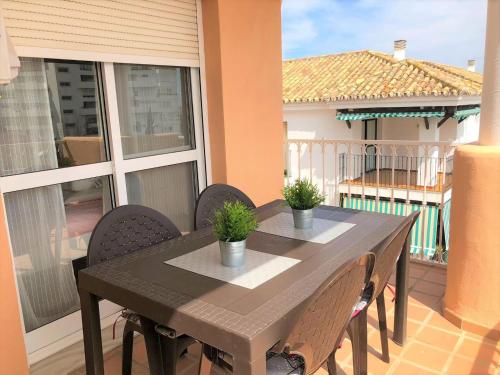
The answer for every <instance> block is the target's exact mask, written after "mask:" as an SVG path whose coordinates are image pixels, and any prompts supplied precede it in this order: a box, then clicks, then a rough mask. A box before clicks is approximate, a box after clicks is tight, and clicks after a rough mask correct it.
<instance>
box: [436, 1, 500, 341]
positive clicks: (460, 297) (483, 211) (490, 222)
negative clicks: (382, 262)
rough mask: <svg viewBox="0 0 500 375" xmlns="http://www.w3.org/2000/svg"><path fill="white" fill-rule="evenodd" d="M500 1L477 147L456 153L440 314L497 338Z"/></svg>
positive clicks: (491, 22)
mask: <svg viewBox="0 0 500 375" xmlns="http://www.w3.org/2000/svg"><path fill="white" fill-rule="evenodd" d="M499 64H500V1H497V0H490V1H489V2H488V23H487V31H486V56H485V72H484V73H485V74H484V79H483V82H484V85H483V97H482V110H481V127H480V143H481V146H472V145H470V146H469V145H466V146H460V147H458V148H457V150H456V152H455V160H454V171H453V186H452V187H453V195H452V203H451V219H450V253H449V258H448V259H449V263H448V273H447V284H446V294H445V298H444V315H445V317H446V318H447V319H448V320H450V321H451V322H452V323H454V324H455V325H457V326H458V327H461V328H462V329H465V330H468V331H472V332H474V333H477V334H480V335H483V336H488V337H490V338H492V339H494V340H500V298H499V296H500V251H499V249H500V235H499V233H498V232H499V228H500V226H499V222H500V221H499V219H498V213H499V212H500V194H499V188H498V180H497V176H499V175H500V69H499V67H500V65H499Z"/></svg>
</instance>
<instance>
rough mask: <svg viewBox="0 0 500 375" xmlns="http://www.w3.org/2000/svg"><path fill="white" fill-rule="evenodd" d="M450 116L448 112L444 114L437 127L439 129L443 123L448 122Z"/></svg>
mask: <svg viewBox="0 0 500 375" xmlns="http://www.w3.org/2000/svg"><path fill="white" fill-rule="evenodd" d="M450 117H451V115H449V114H446V115H445V116H444V117H443V118H442V119H441V120H440V121H439V122H438V126H437V127H438V129H439V127H440V126H441V125H443V124H444V123H445V122H446V120H448V119H449V118H450Z"/></svg>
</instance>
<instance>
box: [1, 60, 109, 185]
mask: <svg viewBox="0 0 500 375" xmlns="http://www.w3.org/2000/svg"><path fill="white" fill-rule="evenodd" d="M82 66H85V67H86V69H88V70H85V75H86V76H91V77H95V76H96V65H95V63H90V62H88V63H87V62H70V61H52V60H50V61H49V60H47V61H44V60H43V59H31V58H23V59H21V70H20V72H19V76H18V77H17V78H16V79H15V80H13V81H12V82H11V83H10V84H8V85H4V86H0V176H8V175H15V174H20V173H28V172H36V171H42V170H47V169H54V168H63V167H69V166H75V165H83V164H89V163H97V162H100V161H105V160H106V153H105V150H104V142H103V122H102V116H101V113H100V109H99V108H100V96H99V91H98V88H97V84H96V80H95V79H92V80H88V78H85V79H82V77H83V76H82V75H81V74H80V73H81V71H82V69H81V67H82Z"/></svg>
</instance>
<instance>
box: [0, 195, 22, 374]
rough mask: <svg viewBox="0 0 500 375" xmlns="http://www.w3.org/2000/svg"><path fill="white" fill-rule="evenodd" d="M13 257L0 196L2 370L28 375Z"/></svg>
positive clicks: (0, 357) (0, 354) (0, 356)
mask: <svg viewBox="0 0 500 375" xmlns="http://www.w3.org/2000/svg"><path fill="white" fill-rule="evenodd" d="M14 277H15V276H14V270H13V268H12V256H11V251H10V247H9V241H8V237H7V223H6V220H5V209H4V203H3V199H2V196H1V195H0V299H1V301H2V303H1V307H0V327H2V335H1V339H0V373H2V374H9V375H21V374H28V359H27V357H26V349H25V346H24V337H23V330H22V326H21V318H20V311H19V304H18V301H17V292H16V284H15V280H14Z"/></svg>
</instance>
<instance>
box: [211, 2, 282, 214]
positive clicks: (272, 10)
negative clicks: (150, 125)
mask: <svg viewBox="0 0 500 375" xmlns="http://www.w3.org/2000/svg"><path fill="white" fill-rule="evenodd" d="M202 6H203V8H202V12H203V30H204V42H205V43H204V44H205V46H204V47H205V64H206V82H207V100H208V126H209V134H210V148H211V158H212V180H213V182H214V183H216V182H224V183H228V184H231V185H234V186H236V187H238V188H240V189H241V190H243V191H244V192H245V193H247V194H248V195H249V196H250V197H251V198H252V199H253V200H254V202H255V203H256V204H257V205H259V204H262V203H265V202H268V201H270V200H272V199H275V198H278V197H280V191H281V188H282V187H283V165H284V163H283V152H282V150H283V124H282V119H283V114H282V95H281V65H282V64H281V1H280V0H265V1H264V0H238V1H234V0H203V2H202Z"/></svg>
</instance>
